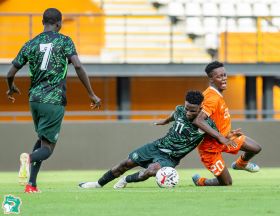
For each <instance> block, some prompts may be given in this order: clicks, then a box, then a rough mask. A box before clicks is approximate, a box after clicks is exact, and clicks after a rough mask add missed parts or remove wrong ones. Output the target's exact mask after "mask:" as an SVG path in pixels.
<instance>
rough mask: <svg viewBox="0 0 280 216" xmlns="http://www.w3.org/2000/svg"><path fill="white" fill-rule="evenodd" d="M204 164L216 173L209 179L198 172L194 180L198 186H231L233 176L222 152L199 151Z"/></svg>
mask: <svg viewBox="0 0 280 216" xmlns="http://www.w3.org/2000/svg"><path fill="white" fill-rule="evenodd" d="M199 154H200V157H201V161H202V163H203V164H204V166H205V167H206V168H207V169H208V170H209V171H210V172H212V173H213V174H214V176H215V178H212V179H207V178H204V177H200V175H198V174H196V175H194V176H193V177H192V180H193V182H194V184H195V185H196V186H230V185H232V178H231V176H230V173H229V171H228V169H227V167H226V165H225V162H224V160H223V158H222V154H221V152H206V151H199Z"/></svg>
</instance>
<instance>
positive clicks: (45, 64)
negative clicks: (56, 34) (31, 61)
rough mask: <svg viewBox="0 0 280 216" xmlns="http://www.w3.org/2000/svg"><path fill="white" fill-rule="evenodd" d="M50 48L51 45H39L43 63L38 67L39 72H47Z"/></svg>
mask: <svg viewBox="0 0 280 216" xmlns="http://www.w3.org/2000/svg"><path fill="white" fill-rule="evenodd" d="M52 47H53V44H52V43H47V44H40V52H43V53H44V57H43V61H42V64H41V67H40V69H41V70H47V68H48V64H49V60H50V56H51V52H52Z"/></svg>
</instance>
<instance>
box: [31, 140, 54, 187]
mask: <svg viewBox="0 0 280 216" xmlns="http://www.w3.org/2000/svg"><path fill="white" fill-rule="evenodd" d="M40 142H41V144H40V147H39V148H37V149H35V150H34V151H33V152H32V153H31V154H30V163H31V166H30V178H29V181H28V184H29V185H31V186H32V187H37V182H36V180H37V175H38V173H39V171H40V168H41V164H42V162H43V161H44V160H46V159H48V158H49V157H50V156H51V154H52V153H53V150H54V147H55V144H53V143H50V142H49V141H48V140H46V139H45V138H42V139H41V141H40Z"/></svg>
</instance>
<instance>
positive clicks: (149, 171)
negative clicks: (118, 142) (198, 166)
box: [114, 142, 177, 189]
mask: <svg viewBox="0 0 280 216" xmlns="http://www.w3.org/2000/svg"><path fill="white" fill-rule="evenodd" d="M129 157H130V158H131V159H132V160H133V161H135V162H136V163H137V164H138V165H139V166H141V167H143V168H146V169H145V170H141V171H139V172H136V173H134V174H132V175H129V176H125V177H123V178H121V179H120V180H119V181H118V182H117V183H116V184H115V185H114V188H115V189H121V188H124V187H126V185H127V183H132V182H140V181H145V180H147V179H148V178H150V177H152V176H155V175H156V173H157V171H158V170H159V169H160V168H161V167H163V166H172V167H174V166H176V165H177V163H175V162H174V163H173V162H172V161H171V159H170V158H169V156H168V155H167V154H165V153H163V152H161V151H160V150H159V149H158V147H157V145H156V143H155V142H153V143H150V144H147V145H144V146H142V147H140V148H139V149H137V150H136V151H134V152H132V153H131V154H130V155H129Z"/></svg>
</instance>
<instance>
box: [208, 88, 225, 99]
mask: <svg viewBox="0 0 280 216" xmlns="http://www.w3.org/2000/svg"><path fill="white" fill-rule="evenodd" d="M209 88H210V89H212V90H214V91H215V92H217V93H218V95H220V96H221V97H223V95H222V94H221V92H219V91H218V90H217V89H215V88H214V87H212V86H210V87H209Z"/></svg>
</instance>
